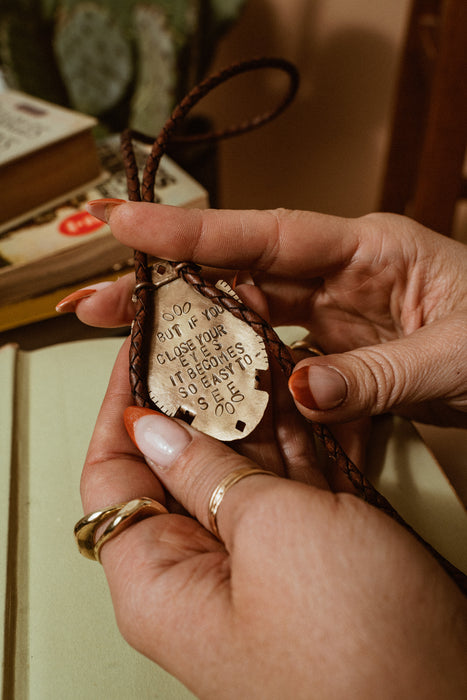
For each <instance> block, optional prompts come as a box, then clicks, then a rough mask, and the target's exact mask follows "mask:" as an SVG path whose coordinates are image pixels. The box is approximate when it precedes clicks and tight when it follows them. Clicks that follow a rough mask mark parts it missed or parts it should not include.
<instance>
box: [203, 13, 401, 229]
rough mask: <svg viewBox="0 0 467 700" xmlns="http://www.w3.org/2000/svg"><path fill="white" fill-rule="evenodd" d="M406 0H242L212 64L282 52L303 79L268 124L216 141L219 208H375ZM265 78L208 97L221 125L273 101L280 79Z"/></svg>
mask: <svg viewBox="0 0 467 700" xmlns="http://www.w3.org/2000/svg"><path fill="white" fill-rule="evenodd" d="M408 6H409V1H408V0H390V1H388V0H249V3H248V4H247V7H246V9H245V11H244V13H243V15H242V17H241V19H240V20H239V22H238V23H237V25H236V26H235V27H234V28H233V30H232V31H231V32H230V33H229V34H228V36H226V37H225V38H224V39H223V41H222V44H221V46H220V50H219V52H218V55H217V58H216V63H215V65H214V66H213V69H215V68H217V67H222V66H224V65H226V64H228V63H230V62H232V61H235V60H238V59H240V58H249V57H251V56H257V55H279V56H284V57H286V58H289V59H290V60H292V61H294V62H295V63H296V64H297V66H298V67H299V69H300V72H301V76H302V81H301V88H300V91H299V96H298V98H297V100H296V102H295V104H294V105H293V106H292V107H290V108H289V110H288V111H287V112H286V113H285V114H284V115H282V116H281V117H280V118H279V119H278V120H277V121H276V122H275V123H273V124H271V125H269V126H266V127H264V128H263V129H261V130H260V131H257V132H255V133H253V134H251V135H246V136H243V137H240V138H237V139H233V140H231V141H229V142H226V143H224V144H223V145H222V147H221V178H220V182H221V185H220V187H221V198H220V204H222V206H225V207H232V208H242V207H254V208H265V207H278V206H284V207H293V208H304V209H306V208H308V209H317V210H320V211H323V212H328V213H335V214H340V215H349V216H353V215H359V214H362V213H365V212H368V211H371V210H374V209H375V208H376V207H377V202H378V192H379V186H380V179H381V172H382V165H383V162H384V152H385V144H386V135H387V128H388V119H389V116H390V109H391V98H392V91H393V87H394V80H395V73H396V69H397V62H398V52H399V49H400V46H401V41H402V37H403V32H404V27H405V21H406V17H407V12H408ZM259 75H260V74H256V80H257V78H258V76H259ZM262 77H263V80H262V81H261V83H260V86H259V87H258V84H257V82H256V83H253V82H252V81H251V80H249V79H246V78H241V79H240V78H239V79H236V81H235V82H232V83H231V84H230V85H229V86H228V87H227V88H223V89H222V91H221V92H219V93H218V94H216V95H215V96H213V97H212V98H210V103H209V111H211V112H212V113H213V114H215V115H216V121H217V123H218V124H221V123H222V124H227V123H231V122H232V121H236V120H238V119H241V118H243V117H244V116H246V115H248V114H253V113H255V112H257V111H258V110H259V111H261V110H262V109H263V108H264V105H265V104H272V103H273V102H274V99H275V98H276V99H277V96H278V95H279V93H280V88H281V85H283V83H281V81H280V80H278V79H277V76H275V75H272V74H271V73H266V72H265V73H263V74H262ZM234 88H235V90H234ZM233 93H235V98H233V97H232V94H233Z"/></svg>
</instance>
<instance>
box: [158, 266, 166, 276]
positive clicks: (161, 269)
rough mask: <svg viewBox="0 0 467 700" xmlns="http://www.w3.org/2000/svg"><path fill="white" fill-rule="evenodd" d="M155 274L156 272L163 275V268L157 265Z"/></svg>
mask: <svg viewBox="0 0 467 700" xmlns="http://www.w3.org/2000/svg"><path fill="white" fill-rule="evenodd" d="M156 272H158V273H159V275H164V274H165V267H164V266H163V265H158V266H157V269H156Z"/></svg>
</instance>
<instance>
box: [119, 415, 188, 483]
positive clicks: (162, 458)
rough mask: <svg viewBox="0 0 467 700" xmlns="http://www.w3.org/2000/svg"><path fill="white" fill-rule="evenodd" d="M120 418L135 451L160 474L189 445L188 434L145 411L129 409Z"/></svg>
mask: <svg viewBox="0 0 467 700" xmlns="http://www.w3.org/2000/svg"><path fill="white" fill-rule="evenodd" d="M123 418H124V421H125V426H126V429H127V431H128V434H129V436H130V437H131V439H132V440H133V442H134V443H135V445H136V447H137V448H138V449H139V450H141V452H142V453H143V455H144V456H145V457H146V459H147V460H148V462H149V464H150V465H151V466H152V465H154V466H156V467H157V468H159V469H160V470H162V471H164V470H166V469H169V468H170V467H171V465H172V464H173V463H174V462H175V460H176V459H177V457H178V456H179V455H180V454H181V453H182V452H183V450H184V449H185V448H186V447H187V446H188V445H189V443H190V442H191V435H190V433H189V432H188V431H187V430H185V428H183V427H182V426H181V425H179V423H176V422H175V421H174V420H172V419H171V418H167V416H164V415H162V414H161V413H156V412H155V411H151V410H150V409H148V408H139V407H137V406H130V407H129V408H127V409H125V413H124V416H123Z"/></svg>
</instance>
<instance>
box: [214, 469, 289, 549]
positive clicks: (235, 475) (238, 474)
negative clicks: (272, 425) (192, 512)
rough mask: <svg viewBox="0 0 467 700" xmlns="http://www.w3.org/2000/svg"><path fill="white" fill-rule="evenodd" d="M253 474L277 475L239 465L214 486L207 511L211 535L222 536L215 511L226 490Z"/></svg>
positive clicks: (220, 538) (219, 538)
mask: <svg viewBox="0 0 467 700" xmlns="http://www.w3.org/2000/svg"><path fill="white" fill-rule="evenodd" d="M253 474H263V475H264V474H266V475H268V476H277V474H276V473H275V472H268V471H265V470H264V469H255V468H253V467H241V468H240V469H235V470H234V471H233V472H230V474H227V475H226V476H224V478H223V479H222V481H221V482H220V483H219V484H218V485H217V486H216V488H215V489H214V491H213V492H212V495H211V498H210V499H209V506H208V513H209V527H210V530H211V532H212V534H213V535H215V537H217V539H218V540H221V542H222V537H221V536H220V534H219V529H218V527H217V512H218V510H219V506H220V504H221V503H222V500H223V498H224V496H225V494H226V493H227V491H228V490H229V489H230V488H232V486H234V485H235V484H238V482H239V481H241V480H242V479H245V478H246V477H247V476H253Z"/></svg>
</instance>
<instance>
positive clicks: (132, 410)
mask: <svg viewBox="0 0 467 700" xmlns="http://www.w3.org/2000/svg"><path fill="white" fill-rule="evenodd" d="M154 413H156V411H151V409H150V408H140V406H128V408H125V411H124V413H123V421H124V423H125V428H126V430H127V433H128V435H129V436H130V437H131V440H132V442H133V443H134V444H135V445H136V447H138V445H137V444H136V440H135V425H136V423H137V422H138V421H139V419H140V418H142V417H143V416H148V415H154Z"/></svg>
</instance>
